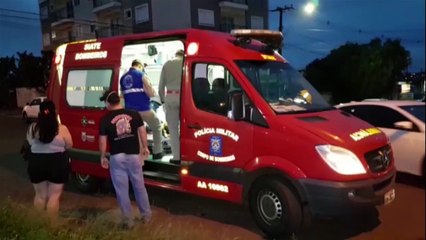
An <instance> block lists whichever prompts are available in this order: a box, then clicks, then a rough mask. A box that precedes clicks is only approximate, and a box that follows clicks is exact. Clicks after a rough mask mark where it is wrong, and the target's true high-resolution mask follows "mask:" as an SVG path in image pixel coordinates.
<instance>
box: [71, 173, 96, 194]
mask: <svg viewBox="0 0 426 240" xmlns="http://www.w3.org/2000/svg"><path fill="white" fill-rule="evenodd" d="M71 180H72V183H73V184H74V186H75V187H76V188H77V189H78V190H79V191H81V192H83V193H94V192H96V191H97V190H98V189H99V187H100V185H101V181H100V179H99V178H96V177H93V176H90V175H87V174H81V173H73V174H72V176H71Z"/></svg>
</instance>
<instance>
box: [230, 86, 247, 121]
mask: <svg viewBox="0 0 426 240" xmlns="http://www.w3.org/2000/svg"><path fill="white" fill-rule="evenodd" d="M230 98H231V110H230V111H228V118H229V119H232V120H236V121H238V120H242V119H244V118H245V117H246V112H245V102H244V96H243V93H242V92H239V91H238V92H233V93H230Z"/></svg>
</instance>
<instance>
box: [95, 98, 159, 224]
mask: <svg viewBox="0 0 426 240" xmlns="http://www.w3.org/2000/svg"><path fill="white" fill-rule="evenodd" d="M100 100H101V101H105V105H106V108H107V109H108V110H109V112H108V113H107V114H106V115H105V116H103V117H102V119H101V122H100V128H99V150H100V152H101V159H100V161H101V165H102V167H103V168H105V169H108V168H109V170H110V174H111V179H112V183H113V185H114V189H115V192H116V196H117V201H118V204H119V206H120V209H121V212H122V214H123V216H124V221H123V224H124V227H127V228H132V227H133V226H134V218H133V216H132V206H131V202H130V198H129V179H130V182H131V184H132V187H133V192H134V194H135V198H136V202H137V205H138V208H139V211H140V214H141V217H142V220H143V221H149V220H150V219H151V215H152V212H151V207H150V205H149V199H148V193H147V191H146V188H145V183H144V178H143V173H142V166H143V165H144V160H145V159H147V157H148V156H149V150H148V144H147V139H146V129H145V126H144V123H143V120H142V118H141V116H140V115H139V113H138V112H136V111H132V110H127V109H124V108H123V107H122V106H121V105H120V97H119V96H118V93H117V92H115V91H110V90H108V91H106V92H105V93H104V94H103V96H102V97H101V98H100ZM107 142H108V144H109V147H110V151H109V153H110V157H109V158H110V159H109V160H108V158H107V157H106V149H107Z"/></svg>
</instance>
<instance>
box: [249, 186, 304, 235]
mask: <svg viewBox="0 0 426 240" xmlns="http://www.w3.org/2000/svg"><path fill="white" fill-rule="evenodd" d="M249 204H250V210H251V213H252V216H253V218H254V220H255V221H256V223H257V225H258V226H259V228H260V229H261V230H262V231H263V232H264V233H266V235H267V236H268V237H272V238H282V237H288V236H291V235H292V234H294V233H297V232H298V231H299V230H301V228H302V225H303V210H302V206H301V204H300V201H299V200H298V198H297V196H296V195H295V194H294V192H293V191H292V190H291V189H290V188H289V187H288V186H287V185H286V184H285V183H284V182H282V181H280V180H278V179H273V178H266V179H260V181H257V182H256V183H255V184H254V186H253V188H252V190H251V192H250V203H249Z"/></svg>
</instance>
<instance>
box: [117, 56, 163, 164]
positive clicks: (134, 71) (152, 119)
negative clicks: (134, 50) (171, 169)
mask: <svg viewBox="0 0 426 240" xmlns="http://www.w3.org/2000/svg"><path fill="white" fill-rule="evenodd" d="M143 67H144V65H143V63H142V62H141V61H139V60H137V59H136V60H133V61H132V66H131V67H130V69H129V71H128V72H127V73H125V74H124V75H123V76H122V77H121V79H120V87H121V92H122V93H123V95H124V104H125V108H126V109H130V110H135V111H138V112H139V114H140V115H141V117H142V118H143V119H144V120H145V121H146V123H147V124H148V126H149V128H150V129H151V130H152V134H153V140H154V146H153V147H152V158H153V159H161V158H162V157H163V146H162V144H161V140H162V135H161V124H160V119H159V118H158V117H157V114H156V113H155V112H154V111H153V110H152V109H151V99H150V98H151V97H153V96H154V95H155V92H154V89H153V88H152V85H151V82H150V80H149V78H148V77H147V76H146V74H145V73H144V71H143Z"/></svg>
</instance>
